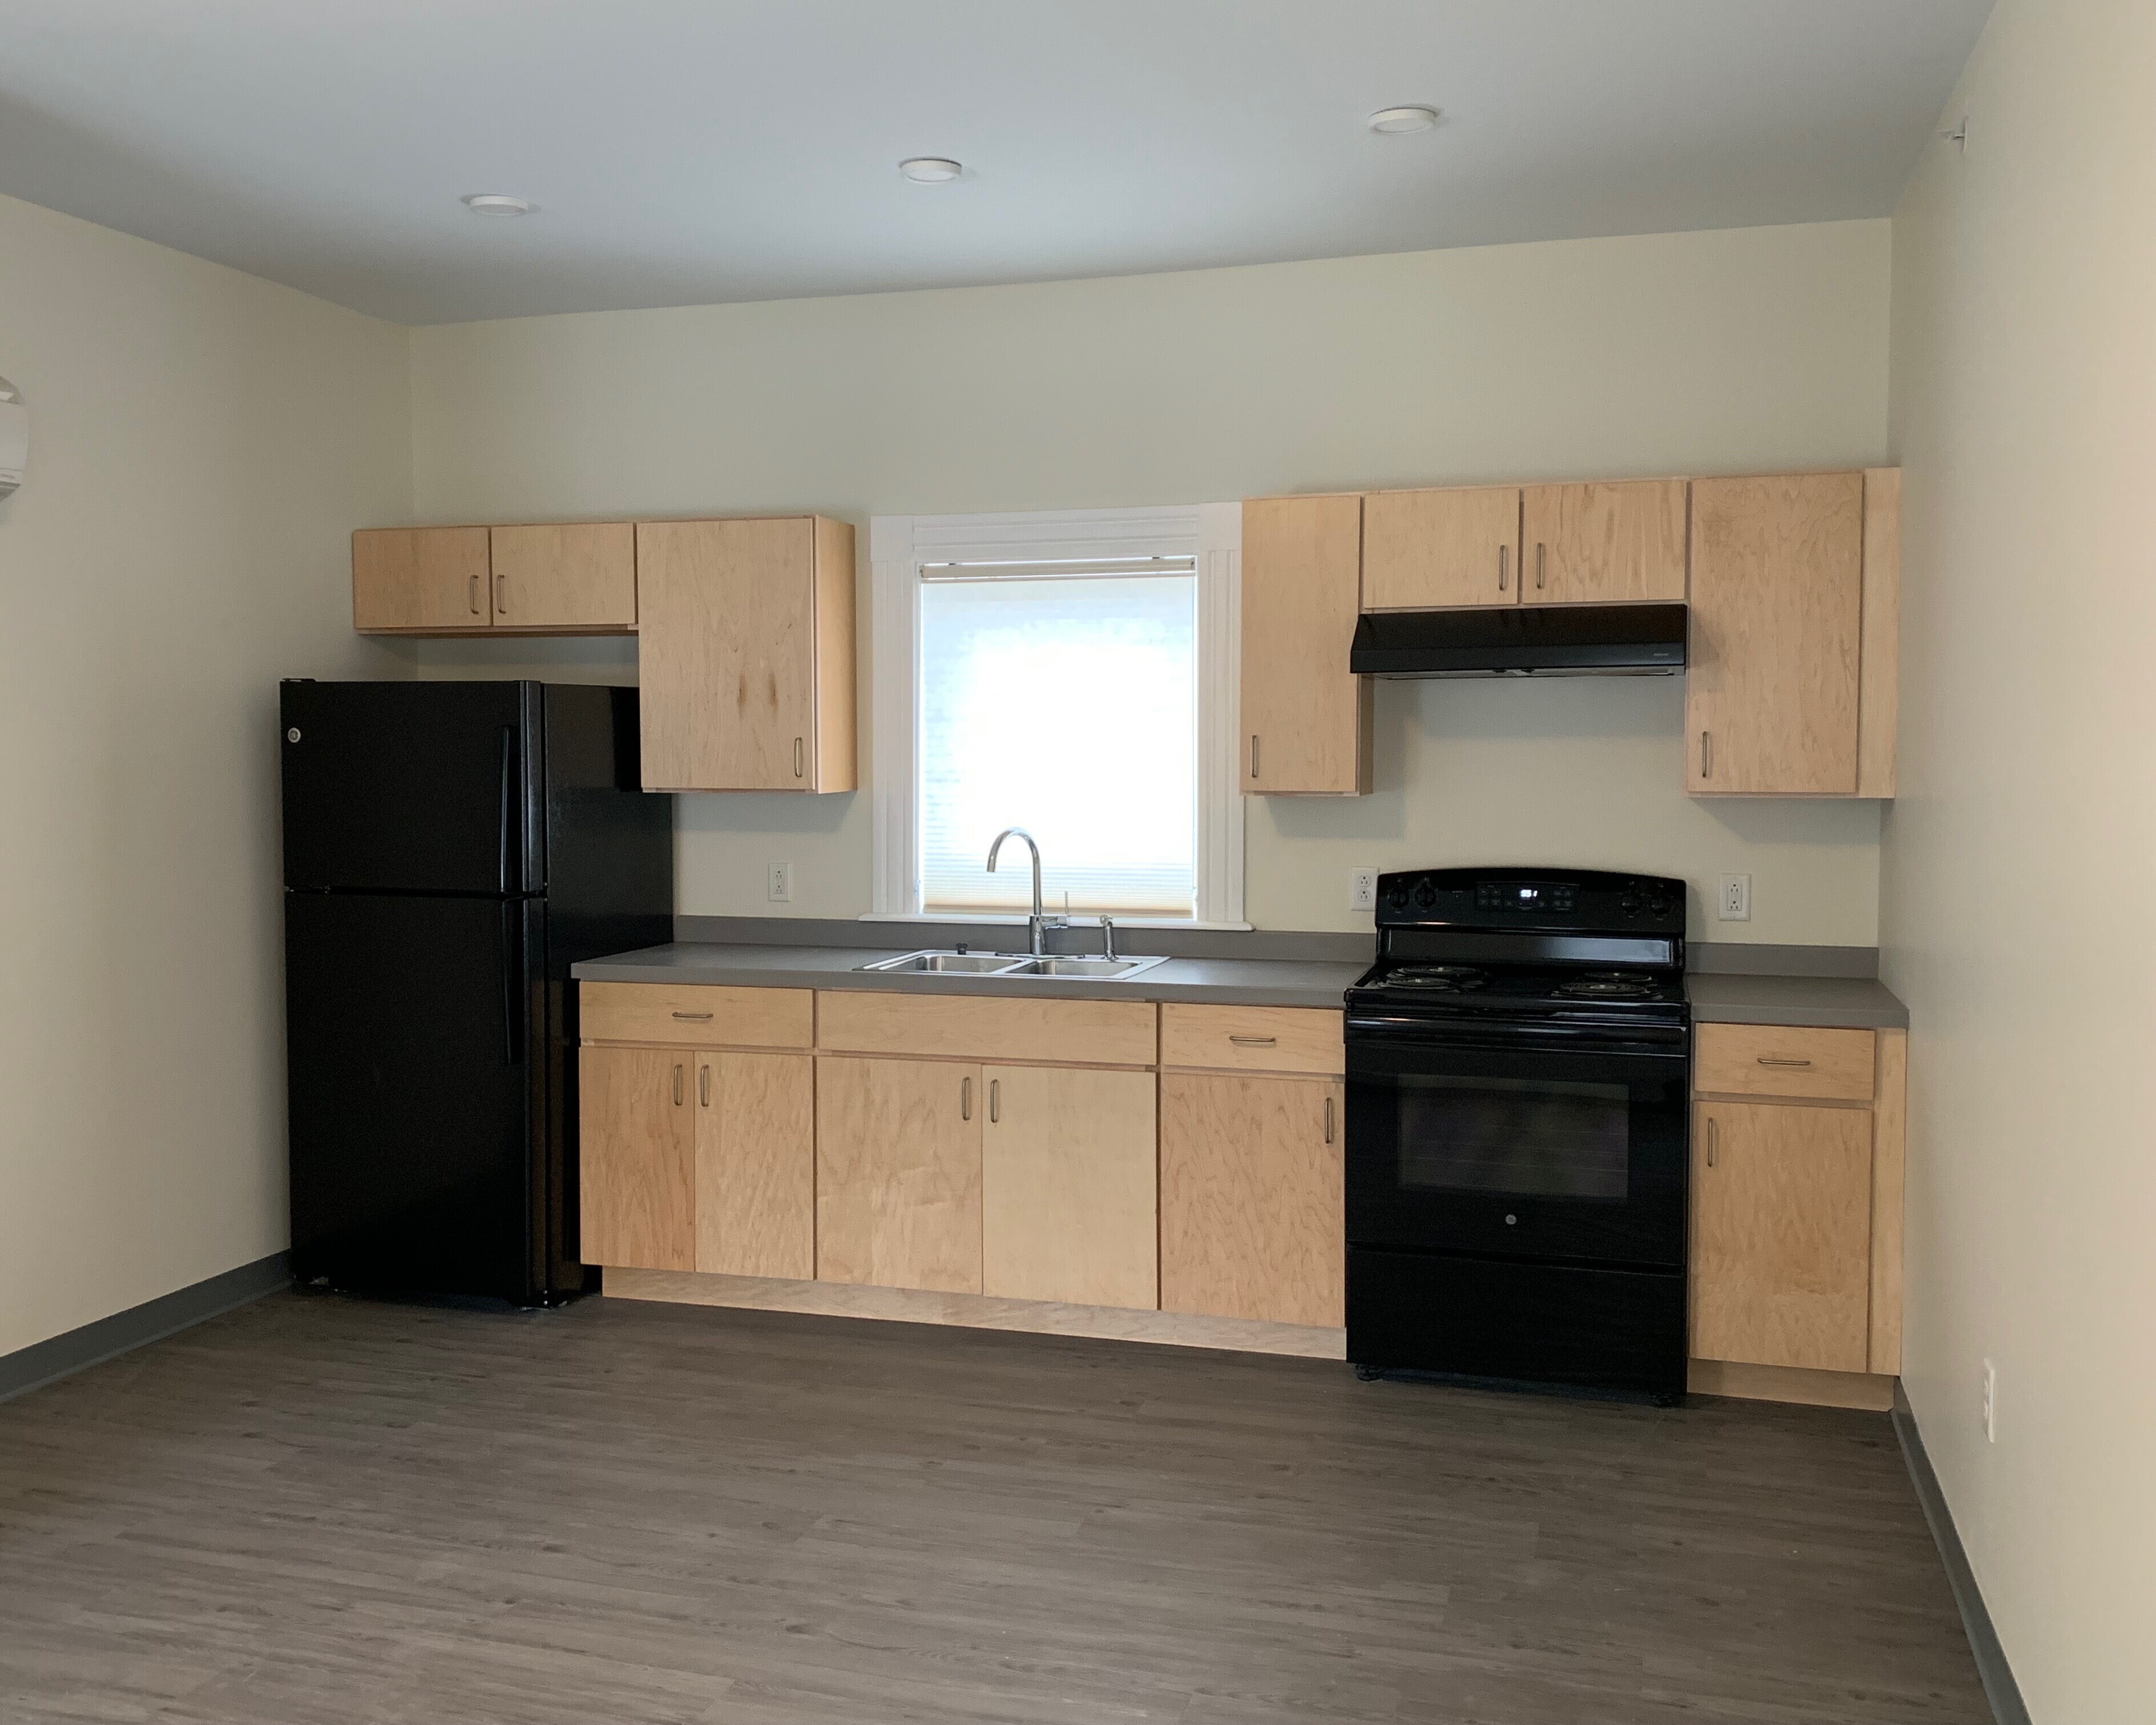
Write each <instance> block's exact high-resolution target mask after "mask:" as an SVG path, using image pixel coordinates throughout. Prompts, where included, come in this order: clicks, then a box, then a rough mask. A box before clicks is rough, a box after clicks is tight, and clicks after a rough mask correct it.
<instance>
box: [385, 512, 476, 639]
mask: <svg viewBox="0 0 2156 1725" xmlns="http://www.w3.org/2000/svg"><path fill="white" fill-rule="evenodd" d="M488 584H489V572H488V567H487V529H485V527H362V529H361V530H360V531H358V532H357V533H354V534H353V535H352V627H353V628H354V629H358V630H360V631H362V633H367V632H372V633H376V634H399V633H403V634H461V633H462V632H463V631H465V629H491V628H492V627H493V626H494V615H493V611H492V609H491V607H490V603H489V600H488V597H487V588H488Z"/></svg>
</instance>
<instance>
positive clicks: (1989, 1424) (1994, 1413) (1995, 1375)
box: [1984, 1360, 1999, 1444]
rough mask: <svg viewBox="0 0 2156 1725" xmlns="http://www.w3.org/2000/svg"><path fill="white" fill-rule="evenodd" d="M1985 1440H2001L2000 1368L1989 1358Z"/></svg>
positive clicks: (1993, 1441) (1992, 1441) (1986, 1363)
mask: <svg viewBox="0 0 2156 1725" xmlns="http://www.w3.org/2000/svg"><path fill="white" fill-rule="evenodd" d="M1998 1441H1999V1368H1998V1367H1996V1366H1994V1364H1992V1363H1991V1362H1990V1361H1989V1360H1986V1361H1985V1362H1984V1442H1986V1443H1987V1444H1995V1443H1997V1442H1998Z"/></svg>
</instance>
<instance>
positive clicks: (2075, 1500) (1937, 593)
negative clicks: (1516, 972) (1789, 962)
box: [1882, 0, 2156, 1725]
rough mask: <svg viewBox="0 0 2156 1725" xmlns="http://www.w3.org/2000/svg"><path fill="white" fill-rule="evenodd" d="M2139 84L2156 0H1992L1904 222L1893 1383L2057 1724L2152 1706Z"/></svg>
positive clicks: (2152, 1139)
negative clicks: (1902, 1075) (1899, 1105)
mask: <svg viewBox="0 0 2156 1725" xmlns="http://www.w3.org/2000/svg"><path fill="white" fill-rule="evenodd" d="M2152 87H2156V8H2152V7H2150V6H2149V5H2148V3H2147V0H2072V3H2058V0H2002V3H2001V5H2000V6H1999V9H1998V11H1997V13H1995V14H1994V17H1993V18H1992V20H1991V23H1990V26H1989V30H1988V32H1987V33H1986V35H1985V37H1984V42H1983V44H1982V45H1981V47H1980V48H1979V51H1978V54H1977V56H1976V58H1975V59H1974V60H1973V61H1972V62H1971V64H1970V68H1969V71H1968V72H1967V74H1965V76H1964V81H1963V93H1962V95H1961V96H1960V97H1959V98H1958V100H1956V102H1955V103H1954V104H1953V106H1952V107H1950V108H1949V110H1948V115H1947V119H1948V122H1949V123H1951V122H1952V121H1955V120H1958V118H1959V117H1960V116H1961V115H1962V114H1963V113H1964V112H1965V113H1966V114H1967V115H1968V117H1969V150H1968V153H1967V154H1966V156H1963V155H1962V154H1960V153H1959V152H1958V151H1955V150H1954V149H1953V146H1951V145H1940V146H1934V147H1933V149H1932V150H1931V151H1929V152H1928V155H1927V157H1926V158H1925V160H1924V162H1923V163H1922V167H1920V168H1919V169H1918V171H1917V175H1916V177H1915V179H1914V180H1913V182H1912V184H1911V185H1910V187H1909V188H1908V191H1907V194H1906V195H1905V198H1904V200H1903V203H1902V208H1901V211H1900V213H1899V214H1898V216H1897V218H1896V221H1895V231H1894V279H1895V289H1894V356H1893V389H1894V398H1893V408H1894V429H1895V440H1896V444H1897V448H1898V451H1899V454H1900V456H1901V459H1902V461H1903V463H1904V464H1905V470H1906V475H1907V524H1906V557H1905V568H1906V572H1907V573H1906V594H1905V603H1906V618H1905V624H1904V628H1903V631H1902V642H1903V658H1902V665H1903V670H1902V689H1903V695H1902V797H1901V799H1900V800H1899V801H1898V802H1897V803H1896V804H1895V806H1894V808H1893V810H1892V814H1890V815H1889V816H1888V818H1887V822H1886V846H1885V883H1884V914H1883V919H1882V920H1883V929H1884V934H1885V937H1886V967H1887V973H1888V979H1889V981H1890V982H1891V983H1892V985H1893V986H1894V987H1895V988H1897V989H1898V990H1899V991H1900V992H1901V993H1902V995H1903V996H1904V997H1905V998H1906V999H1907V1001H1908V1002H1909V1005H1910V1009H1911V1011H1912V1014H1913V1017H1914V1029H1913V1031H1912V1042H1911V1047H1910V1060H1909V1072H1910V1085H1911V1094H1910V1160H1909V1237H1908V1252H1909V1256H1908V1320H1907V1365H1906V1376H1907V1387H1908V1393H1909V1397H1910V1399H1911V1402H1912V1404H1913V1405H1914V1407H1915V1409H1916V1412H1917V1418H1918V1420H1919V1422H1920V1424H1921V1425H1922V1430H1923V1433H1924V1438H1925V1441H1926V1444H1927V1445H1928V1448H1929V1450H1930V1453H1931V1455H1932V1458H1933V1462H1934V1464H1935V1465H1936V1466H1937V1467H1938V1473H1939V1476H1940V1479H1941V1481H1942V1483H1943V1486H1944V1487H1945V1490H1946V1495H1947V1498H1948V1502H1949V1504H1950V1505H1951V1506H1952V1507H1953V1513H1954V1517H1955V1519H1956V1521H1957V1522H1958V1525H1959V1527H1960V1530H1961V1534H1962V1538H1963V1542H1964V1543H1965V1544H1966V1545H1967V1547H1968V1548H1969V1558H1970V1561H1971V1563H1972V1564H1973V1566H1974V1569H1975V1571H1976V1574H1977V1577H1978V1579H1979V1582H1980V1583H1981V1584H1982V1586H1983V1589H1984V1596H1985V1599H1986V1600H1987V1601H1988V1603H1989V1607H1990V1610H1991V1614H1992V1616H1993V1619H1994V1621H1995V1623H1996V1625H1997V1627H1998V1630H1999V1636H2000V1639H2001V1640H2002V1642H2003V1643H2004V1645H2005V1650H2006V1653H2007V1655H2008V1656H2009V1658H2010V1660H2011V1661H2012V1663H2013V1666H2014V1668H2015V1673H2016V1676H2017V1677H2018V1678H2019V1681H2020V1686H2021V1688H2022V1691H2023V1692H2024V1695H2025V1698H2026V1699H2027V1701H2028V1702H2029V1706H2030V1714H2031V1716H2032V1717H2034V1718H2035V1719H2036V1720H2037V1721H2039V1722H2040V1725H2128V1722H2138V1721H2143V1720H2146V1719H2148V1718H2150V1717H2156V1640H2152V1638H2151V1636H2150V1634H2149V1627H2148V1624H2149V1616H2150V1613H2151V1610H2152V1609H2156V1583H2152V1581H2151V1579H2150V1578H2151V1575H2152V1573H2156V1572H2153V1571H2152V1568H2151V1556H2150V1554H2151V1553H2152V1551H2156V1469H2152V1467H2151V1461H2152V1457H2156V1244H2152V1240H2151V1230H2152V1225H2156V1113H2153V1112H2152V1110H2151V1107H2150V1104H2149V1086H2150V1081H2151V1075H2152V1073H2156V981H2152V978H2156V950H2152V948H2156V937H2152V934H2151V929H2152V927H2156V922H2152V917H2151V914H2150V908H2149V906H2150V901H2151V898H2152V887H2156V879H2152V877H2156V698H2152V694H2151V691H2152V689H2156V677H2152V675H2151V670H2150V655H2151V651H2152V647H2156V552H2152V542H2151V538H2150V533H2149V521H2150V511H2151V504H2152V501H2156V226H2152V223H2151V220H2150V213H2151V211H2152V210H2156V141H2152V132H2151V129H2150V126H2149V92H2150V90H2151V89H2152ZM1986 1358H1989V1359H1991V1360H1992V1361H1993V1362H1994V1363H1995V1364H1996V1366H1997V1368H1998V1373H1999V1404H1998V1408H1999V1411H1998V1438H1997V1441H1996V1442H1995V1443H1987V1442H1986V1441H1985V1440H1984V1433H1983V1430H1982V1427H1981V1425H1980V1423H1979V1400H1980V1389H1979V1385H1980V1381H1981V1373H1982V1370H1983V1362H1984V1360H1985V1359H1986Z"/></svg>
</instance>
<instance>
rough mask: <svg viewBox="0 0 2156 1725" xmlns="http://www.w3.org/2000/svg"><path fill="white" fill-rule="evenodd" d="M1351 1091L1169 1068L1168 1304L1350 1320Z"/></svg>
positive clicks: (1320, 1083)
mask: <svg viewBox="0 0 2156 1725" xmlns="http://www.w3.org/2000/svg"><path fill="white" fill-rule="evenodd" d="M1342 1100H1343V1099H1342V1087H1341V1086H1340V1085H1339V1084H1338V1083H1337V1082H1335V1081H1332V1080H1330V1079H1323V1078H1260V1077H1254V1076H1245V1075H1241V1074H1235V1075H1228V1074H1219V1075H1214V1074H1202V1073H1190V1072H1164V1073H1163V1074H1162V1075H1161V1081H1160V1303H1161V1308H1162V1310H1163V1311H1166V1312H1197V1313H1201V1314H1204V1315H1206V1316H1209V1317H1252V1318H1263V1319H1266V1320H1269V1321H1270V1322H1275V1323H1290V1324H1318V1325H1326V1326H1337V1325H1339V1324H1341V1323H1342V1322H1344V1321H1345V1318H1344V1316H1343V1313H1344V1307H1345V1300H1346V1286H1347V1284H1346V1254H1347V1249H1346V1245H1345V1227H1346V1224H1345V1219H1344V1217H1343V1215H1342V1204H1343V1188H1342V1162H1341V1142H1340V1141H1341V1131H1340V1127H1341V1119H1342Z"/></svg>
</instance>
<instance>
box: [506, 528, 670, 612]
mask: <svg viewBox="0 0 2156 1725" xmlns="http://www.w3.org/2000/svg"><path fill="white" fill-rule="evenodd" d="M486 531H488V532H489V533H490V535H491V536H492V541H493V543H492V548H491V563H492V567H493V572H494V580H493V589H494V593H493V603H494V622H495V627H496V628H497V629H516V630H518V631H520V632H522V633H525V634H539V633H544V634H580V635H588V634H625V633H627V632H628V631H629V630H631V629H634V628H635V627H636V529H635V528H634V526H631V525H630V524H629V522H627V521H577V522H572V523H568V524H565V525H562V526H518V527H491V528H489V529H487V530H486Z"/></svg>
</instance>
